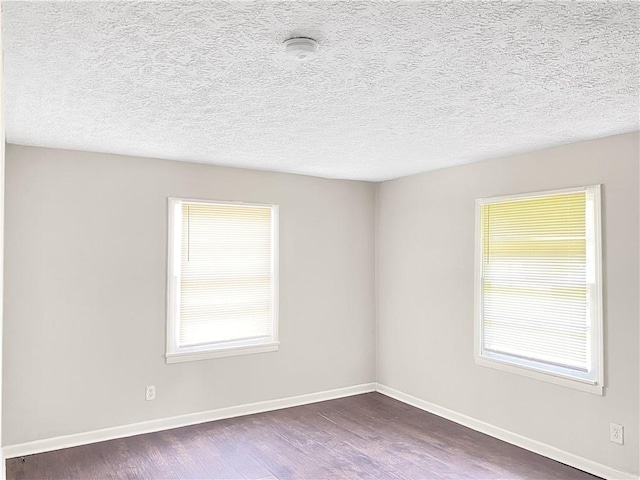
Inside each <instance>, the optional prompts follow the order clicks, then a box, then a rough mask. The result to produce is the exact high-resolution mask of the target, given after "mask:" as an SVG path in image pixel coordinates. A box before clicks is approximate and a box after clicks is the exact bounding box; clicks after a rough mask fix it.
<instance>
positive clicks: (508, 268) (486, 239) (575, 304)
mask: <svg viewBox="0 0 640 480" xmlns="http://www.w3.org/2000/svg"><path fill="white" fill-rule="evenodd" d="M597 199H599V187H597V186H596V187H587V188H581V189H577V190H575V189H574V190H570V191H562V192H551V193H547V194H544V193H543V194H536V195H533V196H526V197H515V198H509V197H507V198H505V197H501V198H499V199H485V200H480V201H479V212H478V215H479V232H478V237H479V253H480V255H479V263H480V264H479V273H480V278H479V279H478V280H479V281H478V284H479V292H478V295H479V303H480V305H478V307H479V308H478V310H479V311H478V314H479V317H480V318H479V323H480V324H479V325H478V327H479V329H480V335H479V342H480V345H479V349H480V351H479V352H478V353H479V354H480V356H482V357H484V358H489V359H493V360H498V361H502V362H507V363H511V364H514V365H518V366H520V367H526V368H530V369H534V370H538V371H542V372H547V373H551V374H554V375H557V376H562V377H568V378H573V379H575V380H579V381H583V382H586V383H590V384H597V383H599V381H598V379H599V376H600V368H599V363H600V356H601V355H600V354H599V351H600V349H601V340H600V338H601V335H600V333H599V329H600V328H601V327H600V324H601V320H600V318H599V315H600V308H599V301H600V282H599V276H600V267H599V265H598V262H597V259H598V258H599V255H598V248H599V244H598V243H599V242H598V241H597V240H598V238H599V235H598V234H597V233H598V232H597V231H596V225H597V224H599V222H597V221H596V220H597V215H596V214H599V210H597V209H598V208H599V205H598V203H599V201H597ZM598 218H599V216H598Z"/></svg>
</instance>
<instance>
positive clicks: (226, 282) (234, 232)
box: [178, 201, 273, 347]
mask: <svg viewBox="0 0 640 480" xmlns="http://www.w3.org/2000/svg"><path fill="white" fill-rule="evenodd" d="M181 223H182V228H181V232H182V235H181V241H180V245H181V248H180V293H179V298H180V302H179V325H178V346H179V347H191V346H197V345H207V344H215V343H221V342H230V341H237V340H248V339H258V338H262V337H265V338H266V337H270V336H271V326H272V312H273V262H272V258H273V254H272V251H273V244H272V243H273V232H272V225H273V222H272V208H271V207H270V206H255V205H240V204H212V203H190V202H186V201H185V202H182V222H181Z"/></svg>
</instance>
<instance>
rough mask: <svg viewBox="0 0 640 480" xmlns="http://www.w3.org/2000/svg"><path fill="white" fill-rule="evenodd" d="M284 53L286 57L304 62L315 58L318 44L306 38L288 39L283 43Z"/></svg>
mask: <svg viewBox="0 0 640 480" xmlns="http://www.w3.org/2000/svg"><path fill="white" fill-rule="evenodd" d="M284 51H285V53H286V54H287V57H289V58H292V59H294V60H297V61H298V62H304V61H307V60H309V59H310V58H312V57H315V55H316V52H317V51H318V42H316V41H315V40H314V39H313V38H307V37H295V38H290V39H289V40H285V42H284Z"/></svg>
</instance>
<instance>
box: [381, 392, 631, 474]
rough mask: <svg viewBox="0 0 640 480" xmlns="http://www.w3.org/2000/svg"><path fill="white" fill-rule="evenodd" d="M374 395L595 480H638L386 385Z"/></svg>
mask: <svg viewBox="0 0 640 480" xmlns="http://www.w3.org/2000/svg"><path fill="white" fill-rule="evenodd" d="M376 391H378V392H380V393H382V394H383V395H386V396H388V397H391V398H395V399H396V400H399V401H401V402H403V403H406V404H408V405H412V406H414V407H417V408H419V409H420V410H424V411H427V412H429V413H433V414H434V415H438V416H439V417H443V418H446V419H447V420H451V421H452V422H455V423H458V424H460V425H464V426H465V427H468V428H471V429H472V430H476V431H478V432H481V433H485V434H487V435H489V436H491V437H494V438H497V439H499V440H503V441H505V442H507V443H510V444H512V445H516V446H518V447H521V448H524V449H526V450H529V451H531V452H534V453H537V454H539V455H542V456H543V457H547V458H551V459H553V460H556V461H558V462H561V463H564V464H566V465H569V466H571V467H574V468H578V469H580V470H583V471H585V472H588V473H591V474H593V475H597V476H598V477H602V478H606V479H608V480H638V479H639V477H638V476H637V475H634V474H632V473H626V472H622V471H620V470H616V469H614V468H611V467H608V466H606V465H603V464H601V463H597V462H594V461H591V460H588V459H586V458H583V457H579V456H578V455H574V454H573V453H569V452H565V451H564V450H560V449H559V448H556V447H552V446H551V445H547V444H546V443H542V442H538V441H537V440H532V439H530V438H527V437H523V436H522V435H518V434H517V433H513V432H510V431H508V430H505V429H503V428H499V427H496V426H494V425H491V424H489V423H486V422H482V421H480V420H476V419H475V418H472V417H468V416H467V415H463V414H461V413H458V412H454V411H453V410H449V409H448V408H444V407H441V406H440V405H436V404H434V403H430V402H427V401H425V400H421V399H419V398H417V397H414V396H412V395H408V394H406V393H403V392H400V391H398V390H395V389H393V388H391V387H387V386H386V385H382V384H377V387H376Z"/></svg>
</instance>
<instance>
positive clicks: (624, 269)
mask: <svg viewBox="0 0 640 480" xmlns="http://www.w3.org/2000/svg"><path fill="white" fill-rule="evenodd" d="M638 149H639V143H638V134H637V133H636V134H628V135H620V136H615V137H609V138H605V139H601V140H594V141H589V142H582V143H578V144H573V145H567V146H563V147H560V148H554V149H549V150H544V151H540V152H536V153H531V154H526V155H519V156H514V157H509V158H503V159H496V160H490V161H486V162H481V163H476V164H471V165H465V166H460V167H454V168H449V169H444V170H439V171H433V172H429V173H425V174H421V175H416V176H411V177H405V178H402V179H399V180H395V181H391V182H386V183H384V184H382V185H380V187H379V191H378V198H377V204H378V210H377V227H376V228H377V277H378V281H377V282H378V283H377V289H378V294H377V295H378V305H377V308H378V325H377V328H378V335H377V344H378V345H377V346H378V350H377V351H378V356H377V369H378V370H377V372H378V373H377V375H378V382H380V383H382V384H385V385H387V386H389V387H392V388H395V389H397V390H400V391H402V392H405V393H408V394H411V395H414V396H416V397H418V398H421V399H423V400H426V401H429V402H432V403H435V404H437V405H440V406H443V407H446V408H449V409H451V410H454V411H457V412H459V413H463V414H465V415H468V416H471V417H473V418H476V419H479V420H482V421H485V422H488V423H490V424H493V425H496V426H498V427H502V428H504V429H507V430H510V431H512V432H515V433H518V434H521V435H524V436H526V437H529V438H532V439H535V440H538V441H540V442H544V443H547V444H549V445H552V446H555V447H558V448H560V449H562V450H565V451H567V452H571V453H574V454H576V455H580V456H582V457H586V458H588V459H590V460H593V461H596V462H600V463H603V464H605V465H609V466H611V467H613V468H617V469H620V470H623V471H627V472H638V449H639V446H638V424H639V419H638V405H639V398H638V381H639V372H638V368H639V363H640V362H639V355H638V337H639V332H638V313H639V312H638V290H639V283H638V260H639V259H638V240H639V239H638V218H639V211H638V205H639V202H638V175H639V171H638ZM596 183H602V184H603V225H604V227H603V229H604V231H603V241H604V242H603V243H604V248H603V262H604V294H605V300H604V307H605V308H604V314H605V385H606V392H605V395H604V396H597V395H593V394H590V393H584V392H580V391H577V390H573V389H570V388H567V387H563V386H558V385H553V384H550V383H545V382H541V381H538V380H534V379H531V378H526V377H523V376H519V375H513V374H510V373H507V372H503V371H498V370H494V369H490V368H486V367H481V366H478V365H476V364H475V362H474V357H473V299H474V199H476V198H480V197H490V196H494V195H506V194H512V193H522V192H530V191H539V190H548V189H556V188H564V187H572V186H579V185H589V184H596ZM609 422H615V423H620V424H623V425H624V426H625V445H624V446H620V445H616V444H613V443H610V442H609Z"/></svg>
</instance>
